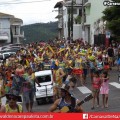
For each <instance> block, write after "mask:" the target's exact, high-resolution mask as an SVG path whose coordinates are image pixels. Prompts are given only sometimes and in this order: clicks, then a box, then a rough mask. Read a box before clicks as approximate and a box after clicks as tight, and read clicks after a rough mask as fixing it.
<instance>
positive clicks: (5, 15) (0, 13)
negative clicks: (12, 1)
mask: <svg viewBox="0 0 120 120" xmlns="http://www.w3.org/2000/svg"><path fill="white" fill-rule="evenodd" d="M0 17H10V18H13V17H14V16H13V15H10V14H6V13H2V12H0Z"/></svg>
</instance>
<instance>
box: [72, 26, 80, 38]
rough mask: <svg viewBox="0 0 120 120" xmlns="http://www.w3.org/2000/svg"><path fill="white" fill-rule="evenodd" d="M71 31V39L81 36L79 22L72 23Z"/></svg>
mask: <svg viewBox="0 0 120 120" xmlns="http://www.w3.org/2000/svg"><path fill="white" fill-rule="evenodd" d="M73 31H74V33H73V40H76V39H79V38H82V26H81V25H80V24H78V25H77V24H74V27H73Z"/></svg>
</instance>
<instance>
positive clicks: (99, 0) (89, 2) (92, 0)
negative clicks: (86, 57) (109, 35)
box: [84, 0, 106, 44]
mask: <svg viewBox="0 0 120 120" xmlns="http://www.w3.org/2000/svg"><path fill="white" fill-rule="evenodd" d="M103 2H104V0H86V1H85V3H84V8H85V21H84V27H85V40H86V41H87V42H89V43H91V44H94V41H95V39H94V38H95V36H96V35H99V34H104V32H105V28H104V26H105V23H104V22H103V21H102V19H101V18H102V16H103V13H102V12H103V11H104V9H105V8H106V6H104V5H103Z"/></svg>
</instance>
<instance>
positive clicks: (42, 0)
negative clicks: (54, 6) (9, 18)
mask: <svg viewBox="0 0 120 120" xmlns="http://www.w3.org/2000/svg"><path fill="white" fill-rule="evenodd" d="M45 1H51V0H41V1H30V2H10V1H9V2H6V3H0V5H7V4H24V3H36V2H45Z"/></svg>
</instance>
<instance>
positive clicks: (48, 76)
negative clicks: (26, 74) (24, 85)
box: [37, 75, 51, 83]
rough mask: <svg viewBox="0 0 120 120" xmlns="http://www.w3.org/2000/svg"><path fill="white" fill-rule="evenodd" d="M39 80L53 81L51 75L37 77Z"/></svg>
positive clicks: (42, 81)
mask: <svg viewBox="0 0 120 120" xmlns="http://www.w3.org/2000/svg"><path fill="white" fill-rule="evenodd" d="M37 80H38V82H39V83H44V82H50V81H51V75H46V76H40V77H37Z"/></svg>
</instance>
